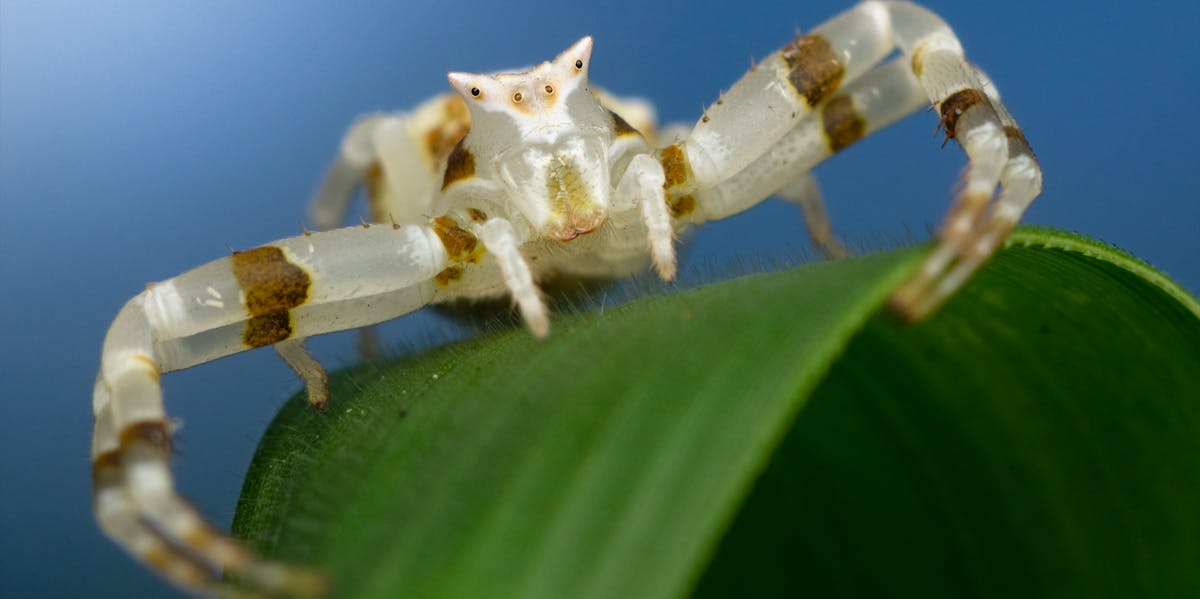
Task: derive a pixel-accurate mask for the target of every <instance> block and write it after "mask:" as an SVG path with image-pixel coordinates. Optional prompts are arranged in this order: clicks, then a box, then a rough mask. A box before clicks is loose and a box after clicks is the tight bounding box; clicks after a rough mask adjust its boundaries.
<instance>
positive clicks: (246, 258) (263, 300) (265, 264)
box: [231, 245, 312, 316]
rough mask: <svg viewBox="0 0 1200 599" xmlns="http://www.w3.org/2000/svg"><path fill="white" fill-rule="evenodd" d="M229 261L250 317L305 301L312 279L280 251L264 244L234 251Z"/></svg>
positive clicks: (286, 308)
mask: <svg viewBox="0 0 1200 599" xmlns="http://www.w3.org/2000/svg"><path fill="white" fill-rule="evenodd" d="M231 260H232V262H233V276H234V277H235V278H237V282H238V287H241V289H242V293H244V294H245V296H246V311H247V312H249V313H250V315H251V316H261V315H263V314H268V313H272V312H278V311H280V310H290V309H292V308H295V307H296V306H299V305H302V304H303V303H304V302H305V301H307V300H308V288H309V286H310V285H312V279H311V278H310V277H309V276H308V273H307V272H306V271H305V270H304V269H303V268H300V267H299V266H297V265H295V264H292V263H291V262H290V261H289V260H288V259H287V256H285V255H284V254H283V249H282V248H278V247H275V246H270V245H264V246H262V247H257V248H254V249H252V250H246V251H243V252H234V253H233V257H232V259H231Z"/></svg>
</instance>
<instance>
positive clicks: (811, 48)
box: [780, 35, 846, 108]
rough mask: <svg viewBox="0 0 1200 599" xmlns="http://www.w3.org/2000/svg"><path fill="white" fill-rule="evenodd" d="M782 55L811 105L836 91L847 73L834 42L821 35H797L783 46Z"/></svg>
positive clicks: (792, 79) (792, 80) (796, 86)
mask: <svg viewBox="0 0 1200 599" xmlns="http://www.w3.org/2000/svg"><path fill="white" fill-rule="evenodd" d="M780 55H781V57H782V58H783V61H784V62H785V63H787V66H788V70H789V72H788V81H789V82H790V83H791V84H792V87H793V88H794V89H795V90H796V92H797V93H799V94H800V95H801V96H803V97H804V100H805V102H807V103H808V106H809V107H810V108H813V107H816V106H817V105H818V104H820V103H821V100H824V99H825V98H826V97H828V96H829V95H830V94H832V93H833V92H835V91H837V88H838V86H839V85H841V83H842V78H843V77H845V76H846V67H845V65H843V64H842V61H841V60H840V59H838V57H837V54H836V53H834V51H833V46H831V45H830V44H829V40H826V39H825V38H823V37H821V36H819V35H804V36H799V37H797V38H796V39H794V40H792V42H791V43H789V44H788V45H786V46H784V47H783V49H782V50H781V51H780Z"/></svg>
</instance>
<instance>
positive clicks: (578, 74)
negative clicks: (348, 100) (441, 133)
mask: <svg viewBox="0 0 1200 599" xmlns="http://www.w3.org/2000/svg"><path fill="white" fill-rule="evenodd" d="M591 54H592V38H591V37H585V38H583V39H581V40H579V41H578V42H575V43H574V44H573V45H571V47H570V48H567V49H566V50H565V51H563V52H562V53H561V54H559V55H558V57H556V58H555V59H554V60H553V61H550V62H543V63H542V64H540V65H538V66H536V67H534V68H532V69H530V70H528V71H525V72H521V73H500V74H497V75H477V74H472V73H450V74H449V76H448V78H449V80H450V85H451V86H453V87H454V89H455V90H456V91H457V92H458V93H459V94H460V95H461V96H462V97H463V99H464V100H466V103H467V106H468V108H469V109H470V111H471V130H470V132H469V133H468V134H467V138H466V139H464V140H463V143H464V145H465V146H466V147H467V148H468V149H469V151H470V152H471V153H472V154H473V155H474V156H475V160H476V163H489V164H492V165H494V166H495V168H496V170H497V172H496V174H497V175H498V177H499V179H500V180H501V181H503V182H504V185H505V186H506V187H507V188H508V192H509V193H508V197H509V200H510V201H511V202H512V205H514V206H515V207H516V208H517V209H518V210H519V211H520V213H521V214H522V215H523V216H524V217H525V218H526V219H527V220H528V221H529V223H530V224H531V225H532V226H533V227H534V228H535V229H537V230H538V231H539V232H540V233H541V235H542V236H544V237H548V238H551V239H558V240H560V241H570V240H572V239H575V238H576V237H578V236H579V235H583V234H586V233H590V232H591V231H593V230H595V229H596V228H597V227H599V226H600V225H601V224H602V223H603V222H604V220H605V219H606V217H607V214H608V203H609V187H610V186H611V182H610V181H609V168H608V156H607V150H608V143H609V141H608V140H609V139H610V138H611V136H612V119H611V117H610V116H609V115H608V113H607V111H605V110H604V108H603V107H601V106H600V103H599V102H598V101H597V100H596V98H595V97H594V96H593V95H592V93H591V90H590V89H588V77H587V75H588V65H589V61H590V60H591Z"/></svg>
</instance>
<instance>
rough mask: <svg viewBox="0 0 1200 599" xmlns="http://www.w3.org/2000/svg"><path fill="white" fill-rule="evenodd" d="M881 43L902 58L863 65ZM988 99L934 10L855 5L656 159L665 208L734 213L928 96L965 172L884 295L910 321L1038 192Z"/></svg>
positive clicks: (1017, 141) (1025, 154)
mask: <svg viewBox="0 0 1200 599" xmlns="http://www.w3.org/2000/svg"><path fill="white" fill-rule="evenodd" d="M894 48H898V49H899V50H900V51H901V53H902V54H903V60H897V61H893V62H892V63H890V64H888V65H884V66H882V67H877V68H873V69H869V67H870V66H871V65H872V64H874V63H875V62H877V61H879V60H880V59H882V58H883V57H884V56H886V55H887V54H888V53H890V52H891V51H892V50H893V49H894ZM868 69H869V70H868ZM864 73H865V74H864ZM989 93H990V92H988V91H987V90H986V88H985V86H984V85H983V84H982V82H981V81H980V78H979V76H978V75H977V72H976V70H975V69H974V68H973V67H972V66H971V65H969V64H968V63H967V61H966V59H965V58H964V56H963V51H962V47H961V44H960V43H959V41H958V39H957V38H956V37H955V35H954V33H953V31H952V30H951V29H950V27H949V26H947V25H946V24H945V22H943V21H942V20H941V18H939V17H938V16H937V15H935V14H934V13H932V12H930V11H929V10H927V9H925V8H922V7H920V6H917V5H914V4H911V3H909V2H880V1H868V2H863V3H861V4H859V5H857V6H855V7H854V8H852V9H850V10H849V11H847V12H845V13H843V14H841V15H839V16H837V17H835V18H834V19H832V20H830V21H829V22H827V23H825V24H823V25H821V26H819V27H817V28H816V29H815V30H814V31H812V32H811V33H808V34H806V35H802V36H799V37H797V38H796V39H794V40H793V41H792V42H790V43H789V44H788V45H786V46H784V47H783V48H782V49H781V50H779V51H778V52H776V53H774V54H772V55H771V56H770V57H768V58H767V59H766V60H765V61H763V62H762V63H760V64H759V65H757V66H756V67H754V68H753V69H751V71H750V72H749V73H747V74H746V75H745V76H744V77H743V78H742V79H741V80H739V81H738V82H737V83H736V84H735V85H734V86H733V88H731V89H730V90H729V92H727V93H726V94H724V95H723V96H722V98H721V99H720V100H718V101H717V103H716V104H715V105H713V106H712V107H710V108H709V109H708V111H706V114H705V116H704V117H703V118H701V120H700V122H699V123H697V125H696V128H695V130H694V131H693V133H692V134H691V136H690V137H688V138H687V139H686V140H685V141H684V142H682V143H678V144H674V145H671V146H667V147H666V148H663V149H662V150H660V152H659V158H660V160H661V161H662V163H663V166H664V170H665V171H666V172H667V180H668V190H667V191H668V203H669V205H671V207H672V212H673V213H674V214H675V215H676V217H677V218H680V219H681V220H683V221H684V222H700V221H703V220H710V219H714V218H723V217H724V216H728V215H730V214H733V213H736V212H739V211H741V210H743V209H745V208H747V207H748V206H750V205H752V204H754V203H756V202H758V201H760V200H762V199H763V198H765V197H767V196H768V195H770V194H771V193H774V192H776V191H778V190H779V189H781V188H782V187H783V186H784V185H786V184H787V183H788V181H791V180H793V179H794V178H795V177H796V176H798V175H800V174H801V173H802V172H803V171H804V170H805V169H807V168H810V167H811V166H812V165H814V164H816V163H817V162H820V160H823V159H824V158H825V157H827V156H829V155H831V154H832V153H835V152H837V151H839V150H840V149H842V148H844V147H846V146H847V145H849V144H851V143H854V142H855V141H856V140H857V139H859V138H861V137H862V136H864V135H866V134H868V133H870V132H871V131H873V130H875V129H877V128H879V127H882V126H884V125H886V124H888V123H890V122H891V121H892V120H895V119H896V118H899V117H901V116H903V115H905V114H907V113H909V112H912V111H914V110H916V109H917V107H918V106H919V105H921V104H922V103H924V102H930V101H931V102H933V105H934V106H935V107H936V108H937V110H938V112H939V113H940V115H941V124H942V126H943V127H944V128H945V130H946V133H947V137H948V138H953V139H955V140H956V141H958V142H959V144H960V145H961V146H962V147H963V149H964V150H965V151H966V153H967V157H968V159H969V164H968V167H967V170H966V173H965V174H964V185H963V188H962V192H961V193H960V194H959V196H958V198H957V199H956V201H955V203H954V206H953V207H952V208H951V211H950V213H949V215H948V216H947V218H946V220H945V222H944V224H943V226H942V229H941V231H940V234H939V237H940V241H939V244H938V247H937V248H936V249H935V251H934V252H933V253H932V254H931V255H930V256H929V257H928V258H927V259H926V260H925V262H924V263H923V264H922V266H921V268H920V270H919V271H918V272H917V273H916V274H915V275H914V276H913V277H912V278H911V279H910V280H909V281H907V282H906V283H905V284H904V285H903V286H902V287H901V288H900V289H899V290H897V292H896V293H895V295H894V296H893V298H892V305H893V306H894V307H895V308H896V309H897V310H898V311H899V312H900V313H902V314H903V315H905V316H906V317H908V318H910V319H919V318H922V317H924V316H925V315H927V314H929V313H930V312H931V311H932V310H934V309H935V308H936V307H937V306H938V305H940V304H941V302H942V301H944V300H945V299H946V298H947V297H949V296H950V295H951V294H952V293H953V292H954V291H955V290H956V289H957V288H958V287H959V286H961V284H962V283H963V282H964V281H965V280H966V278H967V277H968V276H969V275H970V274H971V273H972V272H974V271H975V270H976V269H978V267H979V266H980V265H981V264H982V263H983V262H984V261H985V260H986V259H987V258H988V257H989V256H991V254H992V253H994V252H995V250H996V248H997V247H998V246H999V244H1000V243H1001V242H1002V241H1003V239H1004V237H1005V235H1006V234H1007V233H1008V231H1009V230H1010V229H1011V228H1012V226H1013V225H1014V224H1015V223H1016V222H1017V220H1019V218H1020V216H1021V214H1022V213H1023V212H1024V210H1025V208H1026V207H1028V205H1029V203H1030V202H1032V201H1033V199H1034V198H1035V197H1037V195H1038V194H1039V193H1040V192H1041V170H1040V167H1039V166H1038V164H1037V161H1036V159H1035V158H1034V157H1033V153H1032V151H1031V150H1030V149H1029V145H1028V143H1027V142H1026V141H1025V138H1024V136H1023V135H1022V134H1021V131H1020V129H1018V128H1017V126H1016V123H1015V122H1014V121H1013V120H1012V118H1011V117H1010V116H1008V113H1007V111H1006V110H1005V109H1004V107H1003V106H1002V105H1001V104H1000V103H999V100H998V97H997V96H996V95H995V94H994V93H991V94H990V96H989ZM997 185H999V186H1000V187H1001V193H1000V196H999V198H998V199H997V201H996V202H995V203H994V205H993V206H992V208H991V209H990V210H989V209H988V205H989V204H990V203H991V201H992V197H993V195H994V193H995V190H996V187H997Z"/></svg>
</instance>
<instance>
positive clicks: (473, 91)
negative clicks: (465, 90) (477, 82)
mask: <svg viewBox="0 0 1200 599" xmlns="http://www.w3.org/2000/svg"><path fill="white" fill-rule="evenodd" d="M471 95H472V96H475V97H476V98H478V97H479V88H478V87H472V88H471Z"/></svg>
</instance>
